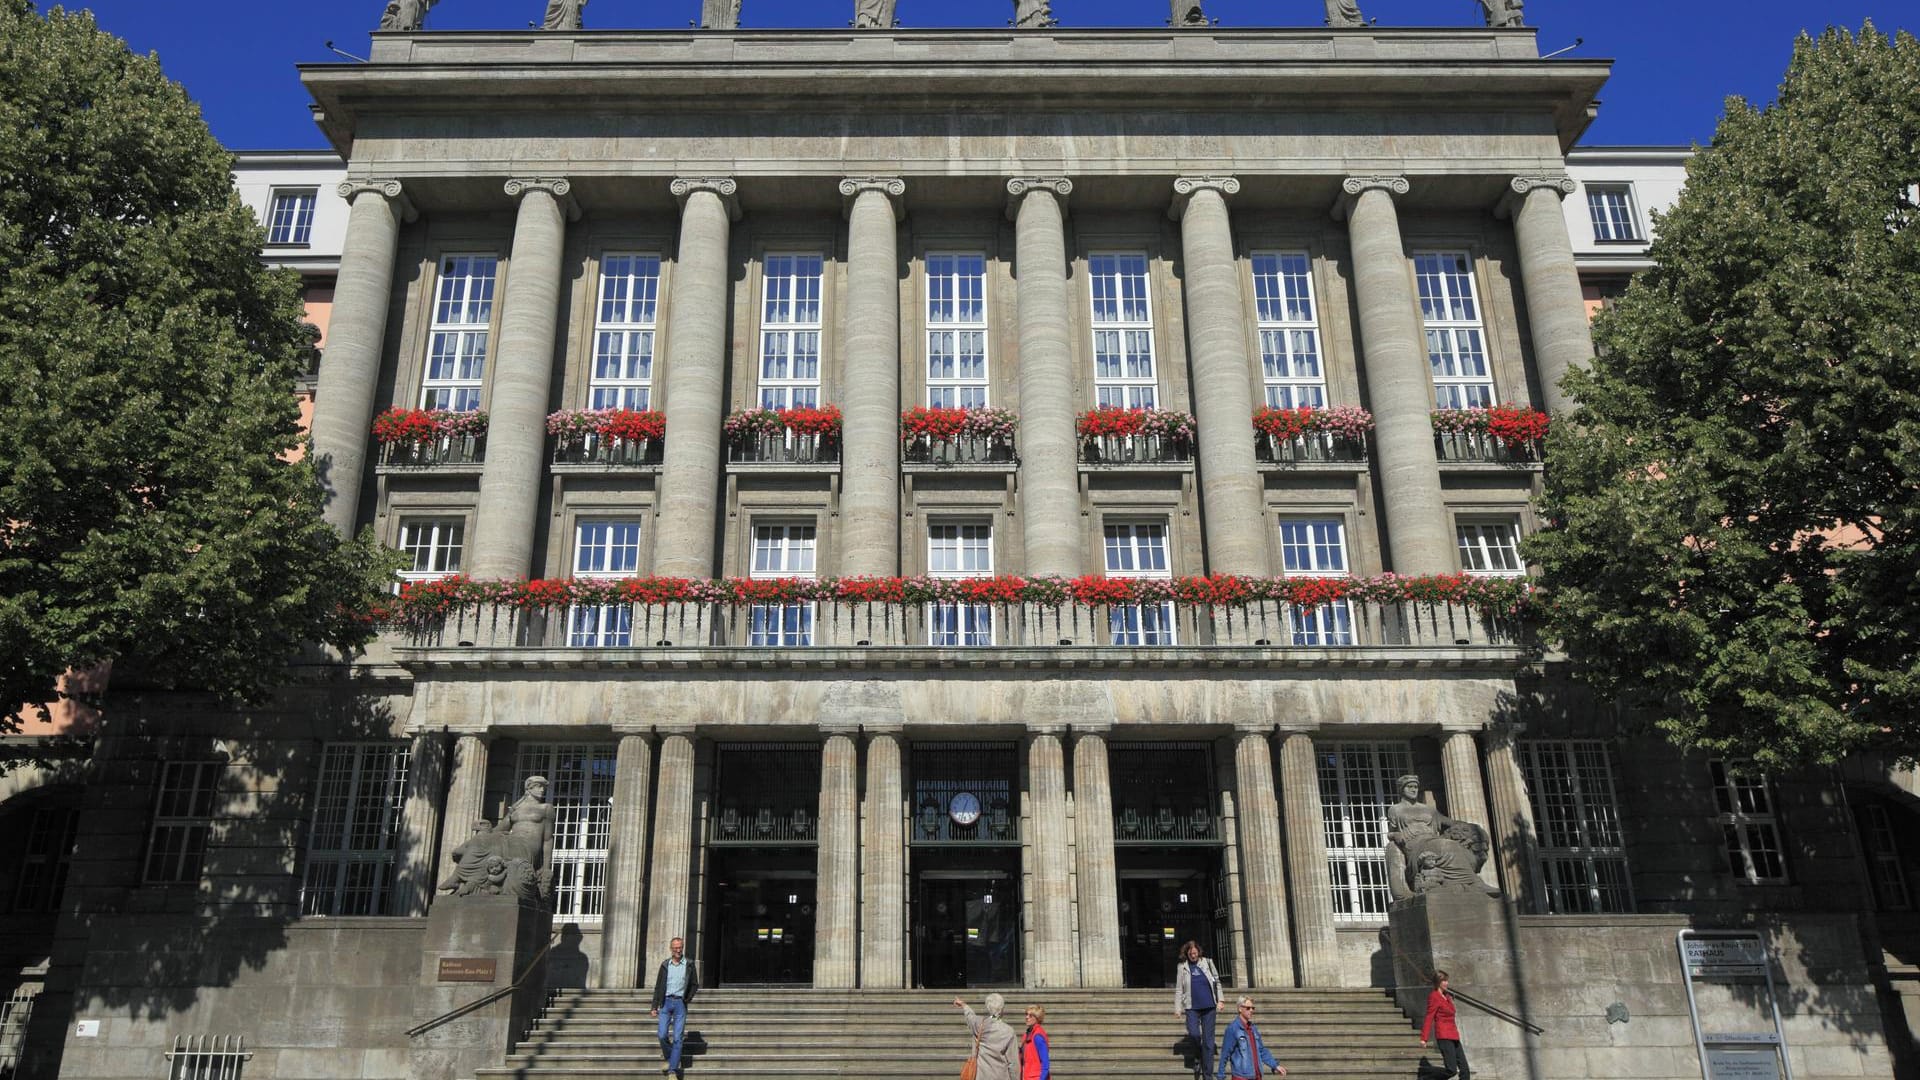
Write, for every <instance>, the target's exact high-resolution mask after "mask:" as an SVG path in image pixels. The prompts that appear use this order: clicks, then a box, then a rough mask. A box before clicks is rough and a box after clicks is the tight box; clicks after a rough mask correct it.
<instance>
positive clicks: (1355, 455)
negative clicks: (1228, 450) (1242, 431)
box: [1253, 431, 1367, 465]
mask: <svg viewBox="0 0 1920 1080" xmlns="http://www.w3.org/2000/svg"><path fill="white" fill-rule="evenodd" d="M1253 448H1254V456H1255V457H1257V458H1258V459H1259V460H1261V461H1263V462H1266V463H1268V464H1273V465H1306V464H1321V463H1324V464H1354V463H1358V462H1363V461H1365V460H1367V443H1366V440H1365V439H1355V438H1350V437H1348V436H1346V435H1335V434H1333V433H1332V432H1326V431H1310V432H1306V433H1304V434H1301V435H1294V436H1291V437H1289V438H1278V437H1276V436H1273V435H1266V434H1259V433H1256V434H1255V435H1254V437H1253Z"/></svg>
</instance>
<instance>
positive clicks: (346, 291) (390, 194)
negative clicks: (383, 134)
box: [313, 180, 409, 536]
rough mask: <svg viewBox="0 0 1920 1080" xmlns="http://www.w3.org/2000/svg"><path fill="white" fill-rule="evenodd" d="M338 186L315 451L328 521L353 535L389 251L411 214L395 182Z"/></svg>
mask: <svg viewBox="0 0 1920 1080" xmlns="http://www.w3.org/2000/svg"><path fill="white" fill-rule="evenodd" d="M339 190H340V197H341V198H343V199H347V200H349V202H350V204H351V205H350V209H349V210H348V212H347V232H346V237H345V239H344V241H343V246H342V247H341V249H340V275H339V280H338V282H337V283H336V284H335V285H334V289H333V314H332V315H331V316H330V317H329V319H328V322H327V359H326V363H324V364H321V365H320V382H319V385H318V386H317V387H316V388H315V392H314V398H313V454H314V461H315V464H316V466H317V467H318V468H319V470H320V479H321V482H322V483H323V484H324V485H325V487H326V489H327V505H326V511H325V517H326V520H327V524H329V525H331V526H333V527H334V529H335V530H336V531H337V532H339V533H340V535H342V536H352V535H353V533H354V528H355V526H356V525H358V524H359V521H358V516H359V510H360V481H361V478H362V477H363V476H364V475H365V474H366V469H367V446H368V444H369V441H370V438H371V436H372V428H373V406H374V399H375V397H376V395H377V392H378V389H379V385H380V378H379V376H380V354H381V352H382V351H383V348H384V346H385V343H386V338H387V308H388V307H389V306H390V305H391V303H392V300H393V260H394V253H395V251H396V250H397V249H398V247H399V243H400V222H401V221H402V220H403V219H404V218H406V217H407V216H408V213H409V211H408V206H407V203H406V199H405V196H404V195H402V193H401V190H400V182H399V181H397V180H385V181H371V182H365V181H355V180H348V181H346V182H344V183H342V184H341V185H340V189H339Z"/></svg>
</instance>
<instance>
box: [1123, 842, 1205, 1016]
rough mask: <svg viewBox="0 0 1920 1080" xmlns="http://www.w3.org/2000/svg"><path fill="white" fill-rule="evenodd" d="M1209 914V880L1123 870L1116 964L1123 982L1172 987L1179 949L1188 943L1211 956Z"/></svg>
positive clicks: (1190, 873)
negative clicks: (1193, 944)
mask: <svg viewBox="0 0 1920 1080" xmlns="http://www.w3.org/2000/svg"><path fill="white" fill-rule="evenodd" d="M1213 916H1214V895H1213V887H1212V882H1211V880H1210V879H1209V876H1208V875H1207V874H1206V873H1204V872H1202V871H1200V870H1198V869H1192V870H1186V869H1181V868H1177V867H1168V868H1163V869H1160V870H1157V871H1151V872H1141V871H1135V872H1131V873H1129V872H1126V871H1122V874H1121V878H1120V937H1121V942H1120V963H1121V970H1122V974H1123V977H1124V978H1125V979H1126V984H1127V985H1128V986H1132V987H1145V986H1172V985H1173V980H1174V971H1175V965H1176V964H1178V963H1179V960H1180V949H1181V947H1182V946H1184V945H1185V944H1186V943H1187V942H1189V941H1197V942H1199V943H1200V948H1201V951H1203V952H1204V953H1205V954H1206V955H1208V956H1214V954H1215V949H1214V917H1213ZM1217 962H1218V958H1216V963H1217Z"/></svg>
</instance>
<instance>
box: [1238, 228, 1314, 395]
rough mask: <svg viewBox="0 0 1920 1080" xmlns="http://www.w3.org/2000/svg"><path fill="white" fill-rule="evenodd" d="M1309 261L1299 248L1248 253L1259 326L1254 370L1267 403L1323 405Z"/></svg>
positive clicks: (1310, 264) (1311, 274)
mask: <svg viewBox="0 0 1920 1080" xmlns="http://www.w3.org/2000/svg"><path fill="white" fill-rule="evenodd" d="M1312 267H1313V264H1312V263H1311V262H1310V261H1309V260H1308V258H1307V255H1306V253H1305V252H1300V251H1256V252H1254V253H1253V299H1254V307H1255V310H1256V314H1257V317H1258V320H1259V329H1260V370H1261V375H1262V377H1263V379H1264V380H1265V382H1266V386H1267V404H1268V405H1269V406H1272V407H1273V408H1276V409H1304V408H1315V409H1323V408H1325V407H1326V405H1327V375H1326V370H1325V368H1324V367H1322V365H1321V362H1320V323H1319V321H1318V320H1317V319H1315V317H1314V310H1313V273H1312Z"/></svg>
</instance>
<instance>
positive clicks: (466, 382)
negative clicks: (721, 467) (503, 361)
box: [420, 255, 500, 412]
mask: <svg viewBox="0 0 1920 1080" xmlns="http://www.w3.org/2000/svg"><path fill="white" fill-rule="evenodd" d="M499 265H500V260H498V259H496V258H494V257H493V256H492V255H449V256H447V257H446V258H444V259H442V260H441V261H440V291H439V294H438V296H437V297H436V299H435V301H434V305H433V327H432V329H431V330H430V331H429V341H428V346H427V377H426V379H425V380H424V381H423V382H422V384H421V387H420V407H421V408H423V409H452V410H454V411H455V412H472V411H474V410H475V409H478V408H479V407H480V381H481V379H482V378H484V377H485V375H486V371H487V327H488V325H489V324H490V323H491V322H492V321H493V285H494V277H495V275H496V274H497V272H498V270H499Z"/></svg>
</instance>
